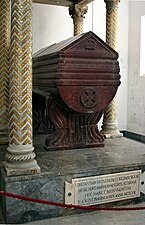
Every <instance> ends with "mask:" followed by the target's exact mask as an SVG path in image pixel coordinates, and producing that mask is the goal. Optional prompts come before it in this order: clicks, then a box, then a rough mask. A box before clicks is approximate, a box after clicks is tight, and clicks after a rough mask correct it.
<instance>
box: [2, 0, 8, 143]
mask: <svg viewBox="0 0 145 225" xmlns="http://www.w3.org/2000/svg"><path fill="white" fill-rule="evenodd" d="M9 48H10V0H0V144H7V143H8V121H9V118H8V105H9Z"/></svg>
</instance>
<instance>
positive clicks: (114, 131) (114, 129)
mask: <svg viewBox="0 0 145 225" xmlns="http://www.w3.org/2000/svg"><path fill="white" fill-rule="evenodd" d="M105 2H106V9H107V11H106V43H107V44H109V45H110V47H112V48H113V49H115V50H116V48H117V43H118V3H119V0H112V1H110V0H105ZM101 132H102V133H103V134H104V135H105V136H106V137H111V136H113V137H115V136H116V137H118V136H120V137H121V136H122V134H121V133H120V132H119V130H118V122H117V100H116V96H115V97H114V99H113V100H112V102H111V103H110V104H109V105H108V107H107V108H106V110H105V113H104V118H103V126H102V131H101ZM107 135H108V136H107Z"/></svg>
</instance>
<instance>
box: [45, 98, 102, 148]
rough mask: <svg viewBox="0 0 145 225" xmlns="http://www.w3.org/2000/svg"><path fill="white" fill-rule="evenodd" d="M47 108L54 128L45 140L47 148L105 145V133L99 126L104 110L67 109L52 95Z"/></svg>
mask: <svg viewBox="0 0 145 225" xmlns="http://www.w3.org/2000/svg"><path fill="white" fill-rule="evenodd" d="M47 109H48V115H49V118H50V120H51V122H52V123H53V125H54V129H53V131H52V132H51V133H50V134H49V135H48V137H47V139H46V141H45V149H46V150H64V149H75V148H88V147H99V146H100V147H103V146H104V138H103V135H102V134H101V133H100V132H99V130H98V126H97V123H98V121H99V120H100V118H101V116H102V111H100V112H95V113H91V114H83V113H82V114H80V113H75V112H73V111H72V112H71V111H67V110H66V109H65V108H62V107H61V106H59V104H58V103H57V101H56V100H55V98H53V97H52V96H51V97H50V98H49V100H48V104H47Z"/></svg>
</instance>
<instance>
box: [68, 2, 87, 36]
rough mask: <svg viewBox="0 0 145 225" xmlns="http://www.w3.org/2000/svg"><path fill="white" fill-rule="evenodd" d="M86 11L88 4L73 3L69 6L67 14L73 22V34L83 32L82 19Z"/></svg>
mask: <svg viewBox="0 0 145 225" xmlns="http://www.w3.org/2000/svg"><path fill="white" fill-rule="evenodd" d="M87 11H88V6H80V5H74V6H72V7H70V8H69V15H70V16H71V18H72V19H73V23H74V36H76V35H79V34H81V33H83V19H84V18H85V17H84V15H85V14H86V13H87Z"/></svg>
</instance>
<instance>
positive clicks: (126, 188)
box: [65, 170, 141, 206]
mask: <svg viewBox="0 0 145 225" xmlns="http://www.w3.org/2000/svg"><path fill="white" fill-rule="evenodd" d="M140 178H141V170H135V171H129V172H121V173H114V174H107V175H101V176H92V177H85V178H76V179H72V183H71V184H70V183H68V182H67V181H66V182H65V203H67V204H75V205H86V206H87V205H97V204H102V203H107V202H115V201H120V200H125V199H130V198H136V197H139V196H140Z"/></svg>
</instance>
